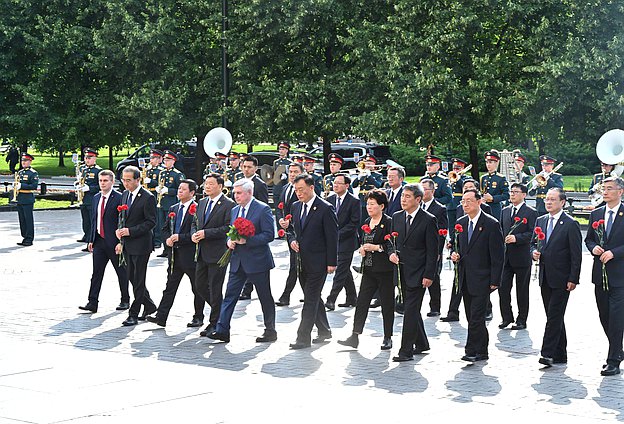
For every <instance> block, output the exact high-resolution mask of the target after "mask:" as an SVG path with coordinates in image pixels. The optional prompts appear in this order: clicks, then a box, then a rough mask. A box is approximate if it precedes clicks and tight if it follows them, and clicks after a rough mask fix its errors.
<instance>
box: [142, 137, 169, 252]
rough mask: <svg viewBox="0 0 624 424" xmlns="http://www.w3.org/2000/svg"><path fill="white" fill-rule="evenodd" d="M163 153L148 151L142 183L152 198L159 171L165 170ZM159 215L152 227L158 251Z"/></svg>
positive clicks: (155, 195)
mask: <svg viewBox="0 0 624 424" xmlns="http://www.w3.org/2000/svg"><path fill="white" fill-rule="evenodd" d="M163 154H164V153H163V152H162V151H161V150H158V149H152V150H151V151H150V159H149V165H148V166H147V171H146V172H145V179H144V180H143V183H144V184H145V186H146V188H147V190H148V191H149V192H150V194H152V195H153V196H154V197H157V195H158V193H156V188H157V187H158V177H159V175H160V171H162V170H163V169H165V168H164V167H163V166H162V161H163ZM161 220H162V218H161V216H160V213H157V214H156V226H155V227H154V230H153V231H154V249H160V247H161V246H162V231H161V227H162V226H163V222H162V221H161Z"/></svg>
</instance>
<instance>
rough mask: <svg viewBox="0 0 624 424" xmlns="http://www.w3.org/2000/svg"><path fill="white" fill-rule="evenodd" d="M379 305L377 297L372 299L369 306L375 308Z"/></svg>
mask: <svg viewBox="0 0 624 424" xmlns="http://www.w3.org/2000/svg"><path fill="white" fill-rule="evenodd" d="M380 306H381V301H380V300H379V299H375V300H373V303H371V304H370V306H369V308H371V309H375V308H379V307H380Z"/></svg>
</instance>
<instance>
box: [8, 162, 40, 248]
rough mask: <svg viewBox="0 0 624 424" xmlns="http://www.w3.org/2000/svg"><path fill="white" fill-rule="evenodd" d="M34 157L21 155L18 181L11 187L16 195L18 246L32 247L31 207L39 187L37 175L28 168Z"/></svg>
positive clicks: (33, 229)
mask: <svg viewBox="0 0 624 424" xmlns="http://www.w3.org/2000/svg"><path fill="white" fill-rule="evenodd" d="M33 159H35V158H34V156H33V155H31V154H30V153H22V158H21V162H22V169H20V170H19V171H18V172H17V178H16V180H17V181H18V182H17V184H16V185H15V186H14V187H13V190H15V192H16V193H17V195H16V196H15V197H16V198H17V216H18V217H19V225H20V231H21V233H22V239H23V240H22V241H21V242H20V243H17V244H18V245H20V246H32V244H33V240H34V238H35V220H34V218H33V207H34V206H33V205H34V204H35V192H36V191H37V186H38V185H39V174H38V173H37V171H35V170H34V169H32V168H31V167H30V164H31V163H32V161H33Z"/></svg>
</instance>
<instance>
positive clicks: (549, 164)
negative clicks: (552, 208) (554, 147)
mask: <svg viewBox="0 0 624 424" xmlns="http://www.w3.org/2000/svg"><path fill="white" fill-rule="evenodd" d="M539 159H540V162H541V164H542V172H540V174H542V175H546V174H548V173H551V174H550V177H549V178H548V179H547V180H546V185H544V186H543V187H542V186H541V185H539V183H538V182H537V180H534V181H533V183H532V185H531V187H529V196H535V209H536V210H537V216H541V215H544V214H545V213H546V206H545V205H544V199H545V198H546V193H547V192H548V190H550V189H551V188H560V189H562V190H563V177H562V176H561V174H559V173H557V172H552V171H553V168H554V166H555V159H554V158H552V157H550V156H547V155H542V156H540V158H539Z"/></svg>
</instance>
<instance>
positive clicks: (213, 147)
mask: <svg viewBox="0 0 624 424" xmlns="http://www.w3.org/2000/svg"><path fill="white" fill-rule="evenodd" d="M232 143H233V139H232V134H230V132H229V131H228V130H227V129H226V128H223V127H216V128H213V129H211V130H210V131H208V133H207V134H206V136H205V137H204V151H205V152H206V154H207V155H208V156H209V157H211V158H214V157H216V156H217V153H221V154H223V155H226V156H227V155H228V154H229V153H230V150H232ZM229 161H230V159H229V158H226V159H225V166H224V168H223V170H222V172H221V176H222V177H223V193H224V194H225V195H228V194H229V192H230V187H231V186H232V182H231V181H230V178H229V176H228V172H227V171H228V163H229ZM211 171H213V170H212V167H211ZM214 172H218V168H217V169H215V170H214ZM263 179H264V178H263ZM265 182H266V181H265Z"/></svg>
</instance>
